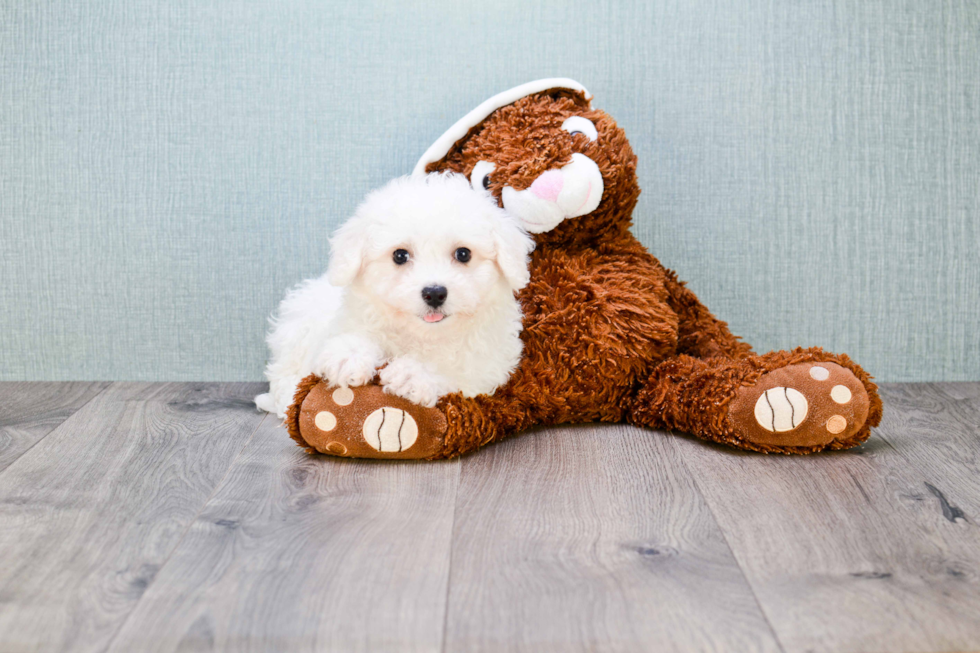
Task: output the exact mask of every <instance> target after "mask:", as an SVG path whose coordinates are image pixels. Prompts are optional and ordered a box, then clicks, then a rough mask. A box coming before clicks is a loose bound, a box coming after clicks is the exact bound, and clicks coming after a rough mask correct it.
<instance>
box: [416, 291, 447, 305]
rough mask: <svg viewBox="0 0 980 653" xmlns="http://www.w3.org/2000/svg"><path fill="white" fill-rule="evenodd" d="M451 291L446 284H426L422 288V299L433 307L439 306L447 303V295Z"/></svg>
mask: <svg viewBox="0 0 980 653" xmlns="http://www.w3.org/2000/svg"><path fill="white" fill-rule="evenodd" d="M448 294H449V291H448V290H446V287H445V286H426V287H425V288H423V289H422V299H424V300H425V303H426V304H428V305H429V306H431V307H432V308H439V307H440V306H442V305H443V304H444V303H446V295H448Z"/></svg>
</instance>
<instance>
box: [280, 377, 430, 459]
mask: <svg viewBox="0 0 980 653" xmlns="http://www.w3.org/2000/svg"><path fill="white" fill-rule="evenodd" d="M286 427H287V428H288V429H289V434H290V436H291V437H292V438H293V439H294V440H296V442H297V443H298V444H299V445H300V446H301V447H304V448H305V449H306V450H307V451H308V452H309V453H323V454H328V455H331V456H343V457H347V458H392V459H418V458H431V457H433V456H435V455H437V454H438V453H440V452H441V451H442V449H443V446H444V438H445V433H446V417H445V415H443V414H442V412H441V411H440V410H438V409H436V408H424V407H422V406H418V405H417V404H413V403H412V402H410V401H408V400H407V399H402V398H401V397H395V396H393V395H389V394H385V392H384V391H383V390H382V389H381V386H378V385H375V384H371V385H365V386H360V387H356V388H341V387H336V386H329V385H328V384H327V383H325V382H323V381H321V380H320V379H319V378H317V377H316V376H310V377H307V378H306V379H303V381H302V382H301V383H300V385H299V387H298V388H297V391H296V397H295V399H294V401H293V405H292V406H290V408H289V411H288V412H287V416H286Z"/></svg>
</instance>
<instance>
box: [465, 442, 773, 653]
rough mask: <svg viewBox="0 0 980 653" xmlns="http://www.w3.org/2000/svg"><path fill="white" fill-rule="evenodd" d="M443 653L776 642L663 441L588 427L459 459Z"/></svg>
mask: <svg viewBox="0 0 980 653" xmlns="http://www.w3.org/2000/svg"><path fill="white" fill-rule="evenodd" d="M446 650H449V651H456V650H467V651H470V650H487V651H499V650H508V651H511V650H526V651H536V652H537V651H562V652H564V651H576V650H589V651H591V650H601V651H617V650H623V651H637V650H657V651H671V650H676V651H701V650H718V651H754V650H762V651H770V650H778V645H777V643H776V641H775V638H774V637H773V634H772V632H771V630H770V628H769V626H768V624H767V623H766V620H765V618H764V616H763V614H762V612H761V610H760V609H759V606H758V604H757V603H756V600H755V597H754V596H753V594H752V591H751V589H750V588H749V586H748V584H747V583H746V581H745V579H744V577H743V575H742V573H741V571H740V570H739V568H738V565H737V564H736V562H735V559H734V558H733V556H732V554H731V552H730V550H729V548H728V546H727V544H726V543H725V540H724V538H723V537H722V534H721V532H720V530H719V528H718V526H717V524H716V523H715V521H714V519H713V518H712V516H711V513H710V511H709V509H708V507H707V505H706V504H705V502H704V501H703V499H702V497H701V495H700V493H699V492H698V490H697V488H696V486H695V484H694V482H693V480H692V478H691V475H690V474H689V473H688V472H687V470H686V469H685V467H684V465H683V462H682V461H681V460H679V459H678V458H677V455H676V452H675V451H674V450H672V449H671V448H670V447H669V446H668V445H667V441H666V438H665V436H664V435H663V434H660V433H655V432H652V431H644V430H640V429H635V428H631V427H626V426H609V425H605V426H597V425H588V426H582V427H574V428H562V429H549V430H542V431H539V432H537V433H532V434H525V435H523V436H520V437H517V438H514V439H512V440H509V441H506V442H503V443H500V444H498V445H495V446H493V447H490V448H488V449H486V450H484V451H482V452H480V453H479V454H477V455H474V456H471V457H469V458H467V459H465V460H464V463H463V472H462V479H461V483H460V490H459V500H458V504H457V510H456V527H455V536H454V541H453V560H452V574H451V581H450V593H449V613H448V616H447V632H446Z"/></svg>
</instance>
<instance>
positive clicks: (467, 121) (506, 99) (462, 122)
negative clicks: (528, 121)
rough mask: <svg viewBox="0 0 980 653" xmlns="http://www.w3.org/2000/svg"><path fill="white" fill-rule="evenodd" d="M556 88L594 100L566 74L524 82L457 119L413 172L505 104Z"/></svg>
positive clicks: (446, 151)
mask: <svg viewBox="0 0 980 653" xmlns="http://www.w3.org/2000/svg"><path fill="white" fill-rule="evenodd" d="M557 89H562V90H569V91H573V92H575V93H580V94H582V95H583V96H585V100H586V102H589V101H591V100H592V94H591V93H589V92H588V91H587V90H586V88H585V87H584V86H582V85H581V84H579V83H578V82H576V81H575V80H574V79H568V78H566V77H549V78H546V79H538V80H535V81H533V82H527V83H526V84H521V85H520V86H515V87H514V88H511V89H508V90H506V91H504V92H502V93H497V94H496V95H494V96H493V97H492V98H489V99H487V100H485V101H483V102H482V103H481V104H480V105H479V106H478V107H476V108H475V109H473V110H472V111H470V112H469V113H468V114H466V115H465V116H463V117H462V118H460V119H459V120H457V121H456V122H455V124H453V126H452V127H450V128H449V129H447V130H446V132H445V133H444V134H443V135H442V136H440V137H439V138H437V139H436V142H435V143H433V144H432V145H430V146H429V149H427V150H426V151H425V154H423V155H422V158H421V159H419V161H418V163H416V164H415V169H414V170H413V171H412V174H413V175H424V174H425V169H426V168H427V167H428V166H429V164H431V163H436V162H437V161H440V160H442V159H443V158H445V157H446V155H447V154H449V153H450V152H451V151H452V149H453V147H454V146H455V145H456V144H457V143H459V142H460V141H462V140H463V139H465V138H466V137H467V136H469V134H470V130H472V129H473V128H474V127H476V126H477V125H479V124H480V123H481V122H483V121H484V120H486V119H487V118H489V117H490V114H492V113H493V112H494V111H496V110H497V109H499V108H501V107H505V106H507V105H508V104H514V103H515V102H517V101H518V100H520V99H521V98H525V97H527V96H529V95H534V94H535V93H543V92H545V91H550V90H557Z"/></svg>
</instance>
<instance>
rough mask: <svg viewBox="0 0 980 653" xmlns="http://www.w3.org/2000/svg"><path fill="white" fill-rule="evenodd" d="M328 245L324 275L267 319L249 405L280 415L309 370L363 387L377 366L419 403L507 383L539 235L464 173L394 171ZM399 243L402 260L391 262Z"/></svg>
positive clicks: (387, 382) (393, 386)
mask: <svg viewBox="0 0 980 653" xmlns="http://www.w3.org/2000/svg"><path fill="white" fill-rule="evenodd" d="M330 245H331V260H330V266H329V268H328V270H327V273H326V274H325V275H323V276H322V277H320V278H317V279H309V280H307V281H304V282H303V283H301V284H300V285H299V286H298V287H296V288H294V289H293V290H291V291H290V292H289V293H288V294H287V295H286V298H285V299H284V300H283V301H282V303H281V304H280V306H279V311H278V315H277V317H275V318H274V319H273V320H272V324H273V327H272V331H271V332H270V333H269V336H268V339H267V341H268V343H269V349H270V350H271V359H270V362H269V364H268V366H267V367H266V377H267V378H268V379H269V392H268V393H267V394H263V395H259V396H258V397H256V398H255V404H256V406H258V407H259V408H261V409H262V410H267V411H269V412H274V413H276V414H278V415H279V416H280V417H284V416H285V411H286V408H287V407H288V406H289V405H290V404H291V403H292V401H293V394H294V393H295V390H296V386H297V385H298V383H299V381H300V380H301V379H302V378H303V377H305V376H307V375H308V374H311V373H316V374H318V375H320V376H321V377H323V378H324V379H326V380H327V381H329V382H330V383H332V384H335V385H340V386H358V385H364V384H366V383H368V382H370V381H371V380H372V379H373V378H374V377H375V375H376V374H377V368H379V367H381V366H382V365H386V367H384V369H383V370H382V371H381V372H380V381H381V384H382V385H383V386H384V389H385V391H386V392H389V393H391V394H395V395H398V396H400V397H404V398H406V399H408V400H410V401H413V402H415V403H418V404H421V405H423V406H433V405H435V403H436V401H438V399H439V397H441V396H443V395H446V394H449V393H452V392H457V391H459V392H462V393H463V394H464V395H465V396H474V395H478V394H484V393H491V392H493V391H494V389H496V388H497V387H498V386H500V385H502V384H503V383H505V382H506V381H507V379H508V378H509V377H510V374H511V372H512V371H513V370H514V368H515V367H516V366H517V363H518V361H519V360H520V356H521V339H520V331H521V310H520V305H519V303H518V302H517V299H516V297H515V292H516V291H517V290H520V289H521V288H523V287H524V286H525V285H526V284H527V282H528V280H529V276H528V269H527V258H528V254H529V252H530V251H531V250H532V249H533V248H534V243H533V241H532V240H531V239H530V237H529V236H528V235H527V234H526V233H525V232H524V231H523V230H522V229H521V228H520V226H519V223H518V222H517V221H516V220H515V219H513V218H511V217H510V216H509V215H508V214H506V213H505V212H504V211H503V210H502V209H500V208H498V207H497V204H496V202H495V201H494V200H493V198H492V197H491V196H490V195H489V194H488V193H485V192H482V191H479V190H474V189H472V188H471V187H470V184H469V182H468V181H467V180H466V178H465V177H464V176H462V175H455V174H434V175H428V176H413V177H401V178H398V179H395V180H394V181H392V182H390V183H389V184H388V185H386V186H384V187H383V188H381V189H379V190H376V191H374V192H372V193H370V194H369V195H368V196H367V198H365V200H364V202H363V203H362V204H361V205H360V207H358V209H357V211H356V213H355V214H354V217H353V218H351V219H350V220H349V221H348V222H347V223H345V224H344V225H343V226H342V227H341V228H340V229H339V230H338V231H337V233H336V234H335V235H334V237H333V238H332V239H331V241H330ZM459 248H467V249H469V250H470V252H471V260H470V261H469V262H468V263H465V264H464V263H461V262H459V261H458V260H457V259H456V257H455V252H456V251H457V250H458V249H459ZM398 249H404V250H406V251H407V252H408V253H409V257H410V258H409V261H408V262H407V263H404V264H402V265H397V264H396V263H395V262H394V260H393V254H394V252H395V250H398ZM429 286H444V287H445V288H446V290H447V291H448V295H447V297H446V301H445V303H444V304H443V305H442V306H440V307H439V308H438V309H433V308H431V307H429V306H428V305H426V303H425V301H424V300H423V298H422V289H423V288H426V287H429ZM440 315H441V316H443V317H442V318H441V320H440V321H437V322H432V321H431V320H437V319H440ZM426 316H428V320H429V321H427V320H426Z"/></svg>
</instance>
